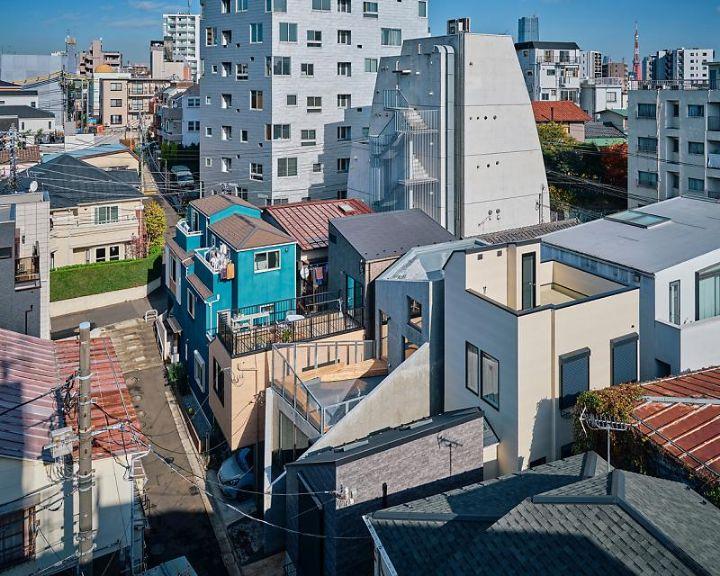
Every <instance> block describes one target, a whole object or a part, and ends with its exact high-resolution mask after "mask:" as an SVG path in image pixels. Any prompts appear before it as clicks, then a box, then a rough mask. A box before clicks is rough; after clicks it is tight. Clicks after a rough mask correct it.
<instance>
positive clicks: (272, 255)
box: [255, 250, 280, 272]
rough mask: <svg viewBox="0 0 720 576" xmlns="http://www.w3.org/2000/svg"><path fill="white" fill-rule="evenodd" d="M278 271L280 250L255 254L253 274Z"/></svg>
mask: <svg viewBox="0 0 720 576" xmlns="http://www.w3.org/2000/svg"><path fill="white" fill-rule="evenodd" d="M279 269H280V250H271V251H269V252H256V253H255V272H270V271H271V270H279Z"/></svg>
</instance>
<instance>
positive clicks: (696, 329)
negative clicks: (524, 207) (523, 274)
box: [543, 197, 720, 380]
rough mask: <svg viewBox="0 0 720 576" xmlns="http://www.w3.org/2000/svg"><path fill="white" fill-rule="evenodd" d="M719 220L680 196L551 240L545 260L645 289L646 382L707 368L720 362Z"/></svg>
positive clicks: (711, 206)
mask: <svg viewBox="0 0 720 576" xmlns="http://www.w3.org/2000/svg"><path fill="white" fill-rule="evenodd" d="M718 220H720V204H718V203H716V202H710V201H708V200H699V199H693V198H690V197H686V198H673V199H672V200H667V201H665V202H660V203H657V204H652V205H650V206H646V207H644V208H638V209H636V210H630V211H628V212H623V213H620V214H615V215H613V216H607V217H605V218H603V219H601V220H596V221H594V222H590V223H587V224H583V225H581V226H576V227H575V228H571V229H569V230H563V231H559V232H555V233H553V234H549V235H547V236H544V237H543V258H552V259H553V260H556V261H559V262H564V263H565V264H567V265H569V266H575V267H577V268H581V269H583V270H585V271H586V272H588V273H591V274H595V275H597V276H602V277H603V278H606V279H607V280H610V281H613V282H619V283H621V284H625V285H628V286H632V287H636V288H639V290H640V323H639V324H636V326H637V327H638V328H639V332H640V377H641V379H642V380H649V379H653V378H662V377H665V376H669V375H671V374H679V373H681V372H685V371H687V370H699V369H701V368H707V367H710V366H717V365H719V364H720V349H719V348H718V345H717V343H718V342H720V234H718ZM593 326H594V325H593Z"/></svg>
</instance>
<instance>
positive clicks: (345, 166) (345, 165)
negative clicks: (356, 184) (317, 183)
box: [337, 158, 350, 174]
mask: <svg viewBox="0 0 720 576" xmlns="http://www.w3.org/2000/svg"><path fill="white" fill-rule="evenodd" d="M349 169H350V158H338V159H337V172H338V174H347V173H348V170H349Z"/></svg>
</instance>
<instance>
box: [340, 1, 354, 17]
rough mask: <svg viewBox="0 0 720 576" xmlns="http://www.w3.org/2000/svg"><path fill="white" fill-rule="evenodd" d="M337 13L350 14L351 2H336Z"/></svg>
mask: <svg viewBox="0 0 720 576" xmlns="http://www.w3.org/2000/svg"><path fill="white" fill-rule="evenodd" d="M337 9H338V12H345V13H346V14H349V13H350V12H352V0H337Z"/></svg>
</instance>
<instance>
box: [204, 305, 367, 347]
mask: <svg viewBox="0 0 720 576" xmlns="http://www.w3.org/2000/svg"><path fill="white" fill-rule="evenodd" d="M363 321H364V309H363V308H353V309H344V308H343V303H342V299H341V298H340V295H339V294H329V293H323V294H314V295H311V296H304V297H301V298H291V299H288V300H280V301H277V302H268V303H265V304H260V305H257V306H249V307H244V308H240V309H238V310H235V311H232V312H225V313H222V314H220V317H219V321H218V329H217V337H218V338H219V339H220V341H221V342H222V343H223V345H224V346H225V349H226V350H227V352H228V354H230V356H232V357H233V358H236V357H239V356H244V355H248V354H254V353H257V352H261V351H267V350H270V349H271V348H272V346H273V345H274V344H279V343H284V344H289V343H293V342H309V341H312V340H318V339H320V338H327V337H330V336H336V335H339V334H343V333H345V332H351V331H353V330H358V329H360V328H362V327H363Z"/></svg>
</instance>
